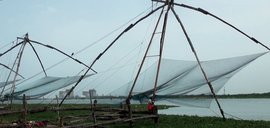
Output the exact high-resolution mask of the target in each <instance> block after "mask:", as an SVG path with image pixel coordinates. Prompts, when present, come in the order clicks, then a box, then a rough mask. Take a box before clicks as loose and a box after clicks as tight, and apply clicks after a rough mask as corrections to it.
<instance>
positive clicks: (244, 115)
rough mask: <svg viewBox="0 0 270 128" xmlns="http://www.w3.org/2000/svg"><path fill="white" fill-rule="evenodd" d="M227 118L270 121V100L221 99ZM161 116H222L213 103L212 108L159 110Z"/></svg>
mask: <svg viewBox="0 0 270 128" xmlns="http://www.w3.org/2000/svg"><path fill="white" fill-rule="evenodd" d="M219 101H220V104H221V107H222V109H223V110H224V112H225V117H226V118H235V119H239V118H240V119H244V120H266V121H270V99H219ZM159 113H160V114H169V115H197V116H219V117H221V114H220V112H219V109H218V107H217V105H216V103H215V102H214V101H213V102H212V104H211V106H210V108H195V107H184V106H181V107H173V108H169V109H166V110H159Z"/></svg>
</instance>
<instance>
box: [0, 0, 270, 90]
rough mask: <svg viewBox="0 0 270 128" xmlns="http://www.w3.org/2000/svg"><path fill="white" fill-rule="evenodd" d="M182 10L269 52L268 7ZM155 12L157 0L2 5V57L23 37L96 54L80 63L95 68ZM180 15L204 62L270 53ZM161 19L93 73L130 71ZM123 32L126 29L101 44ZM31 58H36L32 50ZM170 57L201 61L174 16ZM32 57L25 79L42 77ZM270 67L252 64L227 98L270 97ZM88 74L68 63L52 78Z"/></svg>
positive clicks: (207, 1) (46, 58) (188, 0)
mask: <svg viewBox="0 0 270 128" xmlns="http://www.w3.org/2000/svg"><path fill="white" fill-rule="evenodd" d="M175 1H176V0H175ZM176 2H178V3H184V4H188V5H191V6H194V7H200V8H203V9H205V10H208V11H209V12H211V13H213V14H215V15H217V16H219V17H221V18H223V19H224V20H226V21H228V22H229V23H231V24H233V25H235V26H236V27H238V28H239V29H241V30H242V31H244V32H246V33H247V34H249V35H251V36H252V37H255V38H256V39H258V40H259V41H261V42H262V43H264V44H265V45H267V46H269V47H270V38H269V30H270V8H269V5H270V1H269V0H259V1H255V0H237V1H235V0H219V1H212V0H203V1H198V0H177V1H176ZM151 5H152V2H151V1H150V0H115V1H108V0H79V1H78V0H76V1H75V0H57V1H55V0H46V1H45V0H23V1H22V0H3V1H0V19H1V20H0V48H1V49H0V52H3V51H4V50H6V48H7V47H4V46H6V45H10V46H11V44H10V42H12V41H14V40H16V37H18V36H22V35H24V34H25V33H27V32H28V33H29V36H30V37H29V38H30V39H32V40H36V41H40V42H42V43H44V44H49V45H52V46H55V47H56V48H59V49H61V50H63V51H64V52H66V53H68V54H70V55H71V54H72V53H76V52H78V51H80V50H81V49H83V48H85V47H87V46H89V48H88V49H86V50H84V51H83V52H80V53H79V54H76V55H75V56H74V57H76V58H78V59H80V60H82V61H83V62H85V63H87V64H90V63H91V62H92V61H93V59H94V57H95V56H97V55H98V54H99V53H100V52H101V51H102V50H103V49H104V48H105V46H106V45H108V44H109V43H110V42H111V41H112V40H113V39H114V38H115V37H116V36H117V35H118V34H119V33H120V32H121V31H123V30H124V27H126V26H127V25H129V24H130V23H134V22H135V21H136V19H135V20H133V21H131V22H130V23H128V21H130V20H131V19H133V18H135V17H136V16H138V15H139V14H141V13H142V15H139V17H142V16H143V15H145V14H146V13H143V12H149V9H150V10H151ZM154 6H155V3H154ZM174 8H175V10H176V11H177V13H178V15H179V16H180V18H181V19H182V21H183V23H184V24H185V26H186V29H187V31H188V33H189V34H190V38H191V40H192V41H193V43H194V47H195V48H196V50H197V52H198V55H199V57H200V59H201V60H211V59H219V58H227V57H234V56H241V55H248V54H253V53H259V52H266V51H267V50H266V49H265V48H263V47H261V46H260V45H258V44H255V43H253V42H252V41H250V40H249V39H247V38H246V37H244V36H243V35H241V34H239V33H238V32H236V31H235V30H233V29H232V28H230V27H228V26H226V25H224V24H223V23H221V22H219V21H217V20H215V19H214V18H212V17H210V16H205V15H203V14H201V13H198V12H195V11H193V10H188V9H184V8H181V7H177V6H175V7H174ZM157 16H158V13H155V14H154V15H153V16H151V17H149V18H148V19H146V20H145V21H143V22H142V23H140V24H139V25H138V26H136V27H134V29H132V30H131V31H130V32H129V33H127V34H125V35H124V36H123V37H122V38H121V39H120V40H119V42H117V44H116V45H115V46H113V47H112V49H110V51H109V52H108V53H106V55H104V60H101V61H100V62H98V63H97V64H96V65H95V66H94V68H95V69H96V70H97V71H100V72H102V71H104V70H106V69H110V68H118V67H119V65H120V66H121V65H122V66H126V65H131V64H132V63H136V62H138V60H140V59H139V57H140V55H141V54H142V52H141V51H142V49H143V48H145V46H146V44H147V41H148V39H149V36H151V32H152V30H153V29H152V28H153V26H154V25H155V22H156V18H157ZM137 19H138V18H137ZM126 23H128V24H126ZM120 26H124V27H123V28H120V29H119V30H117V31H115V32H114V33H112V34H111V35H110V36H108V37H107V38H105V39H103V40H101V41H98V42H96V41H97V40H99V39H101V38H102V37H103V36H105V35H106V34H108V33H110V32H112V31H113V30H116V29H117V28H119V27H120ZM156 40H158V39H156ZM167 42H168V43H167ZM36 48H37V50H38V52H39V53H40V56H41V58H42V60H43V62H44V66H45V67H49V66H51V65H53V64H55V63H57V62H58V61H59V60H62V59H63V58H65V56H63V55H60V54H58V53H56V52H54V51H52V50H48V49H44V48H42V47H40V46H36ZM28 50H31V49H30V47H28ZM151 50H152V53H153V55H154V54H155V52H156V51H155V50H154V48H152V49H151ZM164 51H165V52H164V58H172V59H182V60H194V56H193V54H192V52H191V51H190V48H189V46H188V44H187V42H186V40H185V38H184V36H183V33H182V31H181V29H180V27H179V25H178V23H177V22H176V20H175V18H174V17H173V15H171V14H170V16H169V25H168V32H167V36H166V46H165V49H164ZM137 54H139V55H137ZM126 55H127V56H129V57H127V58H125V60H124V59H123V61H124V62H121V64H117V62H118V61H116V60H119V59H120V60H121V58H123V57H125V56H126ZM136 55H137V56H136ZM33 56H34V55H33V52H32V51H31V52H26V53H25V61H23V62H22V67H23V68H22V69H21V70H20V72H21V74H23V75H25V76H26V77H30V76H31V74H35V73H37V72H39V71H40V70H41V68H40V66H39V65H38V61H37V59H36V58H35V57H33ZM8 58H10V57H5V58H4V57H3V58H1V60H0V61H1V62H3V63H9V64H10V63H11V60H8ZM130 58H133V60H134V61H133V60H132V61H131V60H130ZM134 58H135V59H134ZM7 61H8V62H7ZM125 64H126V65H125ZM269 65H270V56H269V54H266V55H265V56H263V57H261V58H259V59H258V60H256V61H255V62H253V63H251V64H250V65H248V66H247V67H246V68H245V69H243V70H242V71H241V72H239V73H238V74H237V75H235V76H234V77H233V78H232V79H231V80H230V81H229V82H228V83H227V84H226V86H225V87H226V93H256V92H269V91H270V80H269V73H270V67H269ZM135 66H136V65H135ZM83 68H84V67H83V66H81V65H80V64H77V63H75V62H73V61H70V60H69V61H68V62H65V63H63V64H61V66H58V67H55V68H54V69H52V70H49V71H48V74H49V75H53V76H66V75H77V73H78V72H79V71H80V70H82V69H83ZM129 68H132V67H129ZM133 68H134V66H133ZM133 76H134V73H132V71H130V75H128V76H125V77H127V78H130V79H131V78H132V77H133ZM118 77H119V76H118ZM99 79H101V78H99ZM113 79H118V78H113ZM119 79H120V78H119ZM109 80H110V79H108V82H109V83H110V82H111V81H109ZM102 81H104V80H102V79H101V80H100V81H99V82H97V84H100V85H93V86H91V87H97V86H98V89H99V90H101V91H100V93H105V92H106V91H108V85H106V83H104V82H102ZM112 81H113V80H112ZM119 81H121V80H119ZM122 82H126V81H124V80H123V81H122ZM87 84H89V83H87V82H86V83H84V84H82V87H80V88H82V90H83V89H85V87H84V86H86V85H87ZM107 84H108V83H107ZM114 87H115V88H117V87H119V85H118V86H113V87H112V88H114Z"/></svg>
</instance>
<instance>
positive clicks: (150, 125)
mask: <svg viewBox="0 0 270 128" xmlns="http://www.w3.org/2000/svg"><path fill="white" fill-rule="evenodd" d="M128 126H129V124H127V123H126V124H118V125H111V126H109V128H127V127H128ZM133 128H270V122H269V121H244V120H234V119H227V120H226V121H223V120H222V119H221V118H217V117H197V116H178V115H160V118H159V123H157V124H155V123H154V121H153V120H151V119H145V120H140V121H137V122H135V123H134V124H133Z"/></svg>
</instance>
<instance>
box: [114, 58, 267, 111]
mask: <svg viewBox="0 0 270 128" xmlns="http://www.w3.org/2000/svg"><path fill="white" fill-rule="evenodd" d="M264 54H266V53H258V54H252V55H246V56H239V57H232V58H225V59H218V60H209V61H202V62H201V64H202V67H203V69H204V70H205V72H206V74H207V77H208V78H209V81H210V82H211V84H212V86H213V89H214V92H215V93H217V92H218V91H219V90H220V89H221V88H222V87H223V86H224V85H225V84H226V82H227V81H228V80H229V79H230V78H231V77H232V76H233V75H235V74H236V73H237V72H239V71H240V70H241V69H242V68H243V67H245V66H246V65H247V64H249V63H250V62H252V61H254V60H255V59H257V58H258V57H260V56H262V55H264ZM156 72H157V62H156V63H154V64H153V65H152V66H150V67H149V68H148V69H146V70H145V71H143V72H142V73H141V74H140V76H139V78H138V80H137V82H136V85H135V87H134V91H133V92H132V95H133V99H137V100H142V99H146V98H149V97H151V96H152V94H153V88H154V82H155V76H156V75H155V74H156ZM132 84H133V81H130V82H128V83H126V84H124V85H123V86H122V87H121V88H119V89H117V90H115V91H113V92H111V93H110V95H112V96H127V95H128V93H129V91H130V89H131V86H132ZM156 95H157V100H166V101H168V102H171V103H173V104H177V105H188V106H200V107H208V106H209V105H210V103H211V99H212V97H208V98H204V100H201V99H200V100H197V99H196V98H198V95H201V96H202V97H204V96H206V95H211V91H210V89H209V86H208V84H207V82H206V80H205V78H204V76H203V74H202V72H201V70H200V68H199V66H198V63H197V62H196V61H185V60H172V59H162V60H161V66H160V73H159V79H158V84H157V91H156ZM194 95H196V97H195V98H194V97H192V96H194ZM183 97H184V98H187V97H189V100H185V99H181V98H183ZM190 99H192V100H190ZM189 101H197V102H189ZM202 102H204V104H202Z"/></svg>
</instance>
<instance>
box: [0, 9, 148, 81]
mask: <svg viewBox="0 0 270 128" xmlns="http://www.w3.org/2000/svg"><path fill="white" fill-rule="evenodd" d="M150 9H151V7H149V8H148V9H146V10H144V11H143V12H141V13H139V14H138V15H137V16H135V17H134V18H132V19H131V20H129V21H128V22H126V23H124V24H122V25H121V26H119V27H118V28H116V29H114V30H113V31H111V32H109V33H107V34H106V35H104V36H102V37H101V38H99V39H98V40H96V41H94V42H93V43H90V45H88V46H86V47H84V48H83V49H81V50H79V51H78V52H75V53H74V55H77V54H79V53H81V52H83V51H85V50H87V49H88V48H90V47H92V46H94V45H95V44H97V43H99V42H100V41H102V40H104V39H105V38H107V37H108V36H110V35H112V34H113V33H115V32H116V31H118V30H120V29H121V28H123V27H124V26H126V25H127V24H129V23H130V22H131V21H133V20H134V19H136V18H138V17H139V16H140V15H142V14H144V13H145V12H146V11H148V10H150ZM74 55H73V56H74ZM1 56H2V54H0V57H1ZM68 59H69V57H66V58H64V59H63V60H60V61H59V62H57V63H55V64H53V65H51V66H49V67H48V68H46V69H45V71H48V70H50V69H52V68H54V67H55V66H57V65H59V64H61V63H63V62H65V61H67V60H68ZM42 73H43V71H41V72H38V73H36V74H34V75H33V76H31V77H29V78H28V79H25V80H23V81H22V82H20V83H18V84H17V85H19V84H22V83H24V82H25V81H28V80H30V79H33V78H35V77H36V76H38V75H40V74H42Z"/></svg>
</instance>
